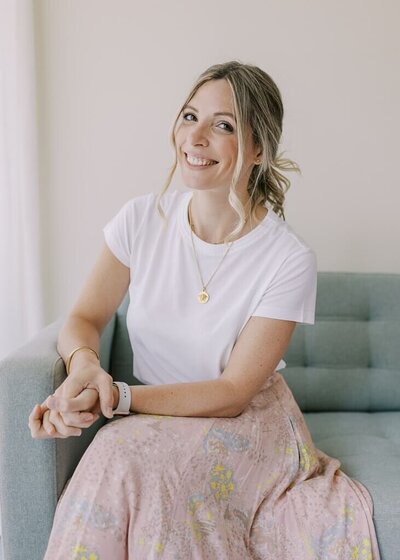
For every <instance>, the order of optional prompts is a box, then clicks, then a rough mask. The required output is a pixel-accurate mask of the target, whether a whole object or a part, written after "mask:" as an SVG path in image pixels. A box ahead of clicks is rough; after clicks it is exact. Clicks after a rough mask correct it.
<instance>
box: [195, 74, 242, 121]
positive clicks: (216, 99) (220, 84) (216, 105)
mask: <svg viewBox="0 0 400 560" xmlns="http://www.w3.org/2000/svg"><path fill="white" fill-rule="evenodd" d="M189 104H190V105H192V106H194V107H195V108H196V109H198V110H201V111H203V112H210V113H214V112H217V111H224V112H230V113H233V114H234V113H235V110H234V104H233V95H232V90H231V88H230V85H229V84H228V82H227V81H226V80H209V81H208V82H206V83H205V84H203V85H202V86H200V87H199V89H198V90H197V91H196V93H195V94H194V95H193V97H192V98H191V99H190V101H189Z"/></svg>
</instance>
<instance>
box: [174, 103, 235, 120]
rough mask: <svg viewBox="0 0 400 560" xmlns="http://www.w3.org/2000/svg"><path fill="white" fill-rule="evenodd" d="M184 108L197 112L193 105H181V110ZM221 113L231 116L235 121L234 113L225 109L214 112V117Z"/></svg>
mask: <svg viewBox="0 0 400 560" xmlns="http://www.w3.org/2000/svg"><path fill="white" fill-rule="evenodd" d="M185 109H192V111H195V112H196V113H198V110H197V109H196V107H193V105H185V106H184V107H183V110H185ZM223 115H226V116H228V117H231V118H232V119H233V120H234V121H235V122H236V118H235V115H233V114H232V113H229V112H227V111H222V112H221V111H219V112H217V113H214V117H220V116H223Z"/></svg>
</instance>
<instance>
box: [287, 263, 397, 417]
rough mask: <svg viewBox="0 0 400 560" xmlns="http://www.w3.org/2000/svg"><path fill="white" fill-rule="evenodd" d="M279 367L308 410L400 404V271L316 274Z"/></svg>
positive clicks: (368, 408) (380, 407) (388, 407)
mask: <svg viewBox="0 0 400 560" xmlns="http://www.w3.org/2000/svg"><path fill="white" fill-rule="evenodd" d="M285 361H286V362H287V367H286V368H285V369H284V370H282V374H283V375H284V377H285V379H286V381H287V383H288V385H289V386H290V388H291V389H292V391H293V394H294V396H295V398H296V400H297V402H298V404H299V406H300V408H301V409H302V410H303V411H304V412H309V411H329V410H332V411H338V410H342V411H371V412H372V411H380V410H400V275H397V274H366V273H348V272H320V273H319V274H318V291H317V311H316V323H315V325H297V327H296V329H295V332H294V335H293V338H292V340H291V343H290V346H289V349H288V351H287V353H286V355H285Z"/></svg>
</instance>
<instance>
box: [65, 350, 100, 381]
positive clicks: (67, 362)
mask: <svg viewBox="0 0 400 560" xmlns="http://www.w3.org/2000/svg"><path fill="white" fill-rule="evenodd" d="M79 350H89V351H90V352H93V354H94V355H95V356H96V358H97V359H98V360H99V361H100V358H99V355H98V353H97V352H96V350H93V348H90V346H78V348H75V350H72V352H71V354H70V355H69V356H68V358H67V361H66V364H65V369H66V370H67V375H69V371H70V369H71V361H72V358H73V357H74V356H75V354H76V353H77V352H79Z"/></svg>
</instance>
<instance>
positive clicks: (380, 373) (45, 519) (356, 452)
mask: <svg viewBox="0 0 400 560" xmlns="http://www.w3.org/2000/svg"><path fill="white" fill-rule="evenodd" d="M127 303H128V302H127V300H125V301H124V303H123V304H122V306H121V308H120V309H119V310H118V312H117V313H116V315H115V317H114V318H113V321H111V322H110V324H109V325H108V327H107V329H106V330H105V332H104V333H103V336H102V342H101V360H102V365H103V367H104V368H105V369H108V370H109V371H110V372H111V373H112V375H113V377H114V378H115V379H119V380H126V381H129V382H130V383H131V384H132V377H131V371H132V350H131V348H130V344H129V338H128V333H127V330H126V325H125V315H126V309H127ZM60 324H61V323H60V322H57V323H54V324H53V325H50V326H49V327H48V328H47V329H45V330H44V331H42V332H41V333H40V334H39V335H38V336H37V337H36V338H35V339H34V340H32V341H31V342H30V343H28V344H27V345H26V346H24V347H23V348H21V349H19V350H18V351H17V352H15V353H13V354H12V355H10V356H9V357H7V359H5V360H3V361H2V362H1V363H0V472H1V477H0V499H1V505H2V517H3V518H2V526H3V537H4V557H5V558H7V560H20V559H22V558H30V559H31V560H40V559H41V558H43V551H44V549H45V546H46V542H47V538H48V535H49V532H50V528H51V523H52V518H53V513H54V510H55V507H56V504H57V499H58V497H59V495H60V492H61V490H62V488H63V486H64V484H65V482H66V480H67V479H68V478H69V477H70V476H71V474H72V472H73V470H74V468H75V466H76V464H77V462H78V460H79V458H80V456H81V455H82V454H83V452H84V450H85V449H86V447H87V445H88V444H89V443H90V441H91V439H92V438H93V437H94V433H95V431H96V429H98V428H99V427H100V426H101V425H102V420H99V422H97V423H96V425H95V426H93V428H91V429H90V430H88V431H87V432H84V434H83V435H82V436H81V437H80V438H68V439H65V440H49V441H42V442H35V441H33V440H32V439H31V438H30V436H29V431H28V429H27V418H28V415H29V412H30V410H31V408H32V404H34V403H35V402H42V401H43V400H44V398H46V397H47V395H48V394H49V393H51V392H53V391H54V390H55V388H56V387H57V386H58V385H59V384H60V383H61V382H62V381H63V379H64V375H65V372H64V366H63V363H62V361H61V360H60V358H59V356H58V355H57V352H56V340H57V335H58V331H59V328H60ZM285 360H286V362H287V368H285V369H284V370H282V374H283V375H284V377H285V378H286V380H287V382H288V384H289V386H290V387H291V389H292V391H293V393H294V396H295V398H296V400H297V402H298V403H299V405H300V407H301V409H302V410H303V412H304V417H305V420H306V422H307V424H308V426H309V428H310V432H311V435H312V437H313V440H314V442H315V444H316V446H317V447H318V448H319V449H321V450H322V451H325V453H327V454H329V455H331V456H333V457H336V458H338V459H339V460H340V461H341V463H342V469H343V470H344V471H345V472H346V473H347V474H348V475H350V476H351V477H353V478H355V479H357V480H359V481H360V482H362V483H363V484H364V485H365V486H366V487H367V488H368V490H369V491H370V493H371V496H372V498H373V501H374V522H375V526H376V529H377V536H378V540H379V543H380V548H381V554H382V560H400V435H399V434H400V275H394V274H356V273H335V272H325V273H324V272H322V273H319V275H318V295H317V314H316V324H315V325H314V326H311V325H298V326H297V327H296V330H295V333H294V336H293V338H292V341H291V343H290V347H289V349H288V352H287V354H286V356H285ZM135 382H136V383H137V381H136V380H134V383H135ZM15 386H18V391H15ZM21 457H24V458H29V460H23V461H21ZM21 535H22V537H21ZM276 560H279V559H278V558H277V559H276ZM349 560H350V559H349Z"/></svg>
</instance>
